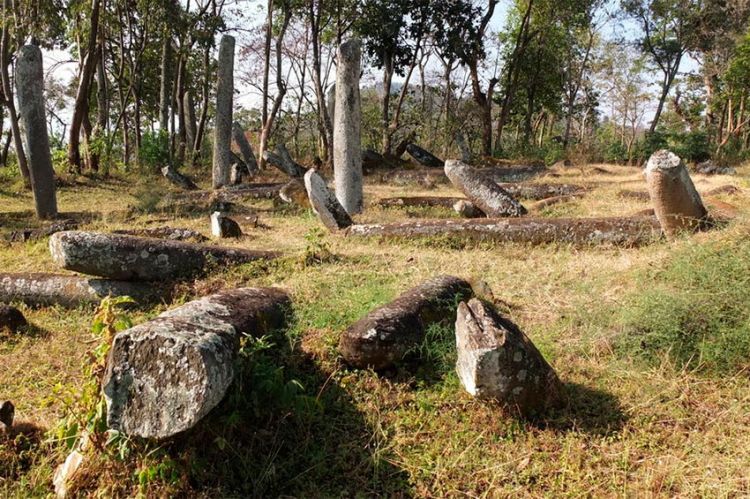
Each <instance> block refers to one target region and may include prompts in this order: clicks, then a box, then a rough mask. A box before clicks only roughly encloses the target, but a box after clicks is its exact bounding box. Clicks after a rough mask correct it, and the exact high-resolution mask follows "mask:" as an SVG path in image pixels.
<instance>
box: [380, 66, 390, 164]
mask: <svg viewBox="0 0 750 499" xmlns="http://www.w3.org/2000/svg"><path fill="white" fill-rule="evenodd" d="M392 82H393V54H390V53H388V52H385V53H384V54H383V99H382V101H381V109H380V125H381V126H382V127H383V131H382V148H383V155H384V156H390V154H391V133H390V130H389V125H390V122H391V118H390V106H391V84H392Z"/></svg>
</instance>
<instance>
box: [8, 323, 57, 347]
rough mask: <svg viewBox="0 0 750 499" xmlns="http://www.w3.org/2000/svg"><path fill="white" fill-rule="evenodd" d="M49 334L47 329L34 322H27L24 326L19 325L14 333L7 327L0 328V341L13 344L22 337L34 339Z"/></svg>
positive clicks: (45, 336) (42, 337) (9, 344)
mask: <svg viewBox="0 0 750 499" xmlns="http://www.w3.org/2000/svg"><path fill="white" fill-rule="evenodd" d="M50 334H51V333H50V331H49V330H47V329H44V328H42V327H39V326H37V325H36V324H33V323H28V324H26V325H25V326H21V327H20V328H19V329H18V331H16V332H15V333H13V332H11V331H9V330H8V329H7V328H0V342H2V344H3V345H7V346H14V345H16V344H17V343H18V342H20V341H21V340H22V339H24V338H30V339H34V340H36V339H44V338H47V337H48V336H49V335H50Z"/></svg>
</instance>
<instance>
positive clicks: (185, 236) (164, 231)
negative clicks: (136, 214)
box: [58, 227, 208, 243]
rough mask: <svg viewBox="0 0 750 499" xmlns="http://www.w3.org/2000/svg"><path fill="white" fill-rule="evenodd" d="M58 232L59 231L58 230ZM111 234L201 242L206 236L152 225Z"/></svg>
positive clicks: (185, 230)
mask: <svg viewBox="0 0 750 499" xmlns="http://www.w3.org/2000/svg"><path fill="white" fill-rule="evenodd" d="M58 232H59V231H58ZM112 234H124V235H126V236H138V237H154V238H157V239H170V240H172V241H191V242H194V243H203V242H206V241H208V238H207V237H206V236H204V235H203V234H201V233H200V232H197V231H194V230H192V229H185V228H182V227H152V228H145V229H120V230H113V231H112Z"/></svg>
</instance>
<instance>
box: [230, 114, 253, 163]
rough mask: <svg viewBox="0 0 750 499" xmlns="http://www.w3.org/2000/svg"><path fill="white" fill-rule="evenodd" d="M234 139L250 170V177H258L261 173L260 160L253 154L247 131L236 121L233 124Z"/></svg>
mask: <svg viewBox="0 0 750 499" xmlns="http://www.w3.org/2000/svg"><path fill="white" fill-rule="evenodd" d="M232 139H233V140H234V143H235V144H237V147H238V148H239V150H240V154H241V155H242V161H243V162H244V163H245V166H246V167H247V170H248V171H247V173H248V175H249V176H250V177H252V176H254V175H256V174H257V173H258V171H259V168H258V160H257V159H256V158H255V153H253V148H252V147H251V146H250V142H248V140H247V136H246V135H245V131H244V130H243V129H242V126H241V125H240V124H239V123H238V122H236V121H235V122H234V123H232Z"/></svg>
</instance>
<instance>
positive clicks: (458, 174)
mask: <svg viewBox="0 0 750 499" xmlns="http://www.w3.org/2000/svg"><path fill="white" fill-rule="evenodd" d="M445 174H446V175H447V176H448V178H449V179H450V181H451V182H453V185H454V186H456V188H458V189H460V190H461V191H462V192H463V193H464V194H465V195H466V197H467V198H469V201H471V202H472V204H474V206H476V207H477V208H479V209H480V210H482V211H483V212H484V213H486V214H487V216H488V217H520V216H521V215H525V214H526V208H524V207H523V206H522V205H521V203H519V202H518V201H516V200H515V199H513V196H511V195H510V194H509V193H508V192H507V191H506V190H505V189H503V188H502V187H500V186H499V185H497V183H496V182H494V181H492V180H491V179H489V178H487V177H485V176H484V175H482V174H481V173H479V172H478V171H477V170H475V169H474V168H472V167H470V166H469V165H467V164H466V163H463V162H461V161H458V160H448V161H446V162H445Z"/></svg>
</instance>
